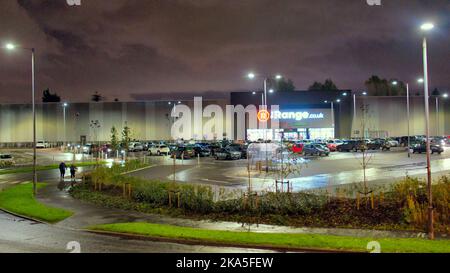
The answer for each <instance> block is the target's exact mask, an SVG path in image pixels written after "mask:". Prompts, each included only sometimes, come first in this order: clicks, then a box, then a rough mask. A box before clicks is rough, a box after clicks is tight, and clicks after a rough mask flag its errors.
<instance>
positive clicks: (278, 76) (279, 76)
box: [275, 74, 283, 80]
mask: <svg viewBox="0 0 450 273" xmlns="http://www.w3.org/2000/svg"><path fill="white" fill-rule="evenodd" d="M282 78H283V76H281V75H280V74H278V75H276V76H275V79H277V80H281V79H282Z"/></svg>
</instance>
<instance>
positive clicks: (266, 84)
mask: <svg viewBox="0 0 450 273" xmlns="http://www.w3.org/2000/svg"><path fill="white" fill-rule="evenodd" d="M256 77H257V75H256V74H255V73H253V72H252V73H248V74H247V78H248V79H250V80H254V79H255V78H256ZM282 78H283V76H281V75H279V74H278V75H275V76H273V77H270V76H265V77H264V83H263V105H262V106H263V107H264V110H266V111H269V107H268V104H267V92H270V93H273V92H274V90H273V89H270V90H268V89H267V88H268V85H269V81H270V80H272V79H275V80H281V79H282ZM266 124H267V123H266ZM267 130H268V128H266V130H264V132H265V133H264V134H265V142H266V173H268V172H269V156H268V151H267Z"/></svg>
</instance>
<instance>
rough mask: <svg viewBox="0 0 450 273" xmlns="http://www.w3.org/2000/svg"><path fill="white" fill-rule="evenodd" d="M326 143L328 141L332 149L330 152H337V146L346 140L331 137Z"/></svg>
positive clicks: (329, 147) (328, 145) (328, 146)
mask: <svg viewBox="0 0 450 273" xmlns="http://www.w3.org/2000/svg"><path fill="white" fill-rule="evenodd" d="M326 143H327V148H328V149H330V152H336V151H337V146H339V145H342V144H343V143H344V142H343V141H342V140H339V139H330V140H328V141H327V142H326Z"/></svg>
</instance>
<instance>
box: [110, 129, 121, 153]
mask: <svg viewBox="0 0 450 273" xmlns="http://www.w3.org/2000/svg"><path fill="white" fill-rule="evenodd" d="M111 147H112V149H113V150H114V151H117V150H118V149H119V147H120V142H119V138H118V137H117V129H116V126H113V127H112V128H111Z"/></svg>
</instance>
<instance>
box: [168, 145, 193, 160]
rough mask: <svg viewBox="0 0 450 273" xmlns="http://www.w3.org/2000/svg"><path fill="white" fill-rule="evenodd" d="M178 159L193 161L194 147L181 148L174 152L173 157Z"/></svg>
mask: <svg viewBox="0 0 450 273" xmlns="http://www.w3.org/2000/svg"><path fill="white" fill-rule="evenodd" d="M174 156H175V157H176V158H178V159H191V158H194V157H195V150H194V147H192V146H179V147H178V148H177V149H176V150H174V151H173V152H172V156H171V157H174Z"/></svg>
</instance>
